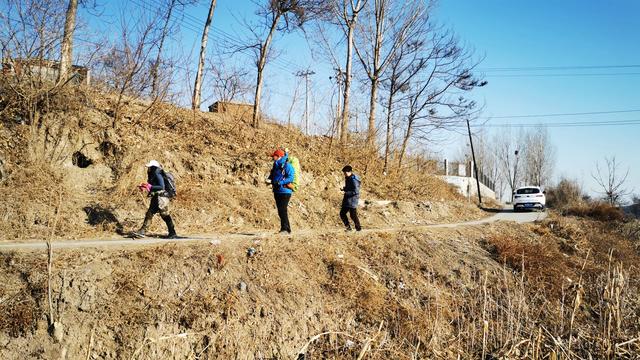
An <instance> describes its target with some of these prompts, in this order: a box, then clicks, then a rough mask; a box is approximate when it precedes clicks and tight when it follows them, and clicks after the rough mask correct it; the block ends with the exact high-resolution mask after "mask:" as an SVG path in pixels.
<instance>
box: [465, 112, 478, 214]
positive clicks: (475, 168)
mask: <svg viewBox="0 0 640 360" xmlns="http://www.w3.org/2000/svg"><path fill="white" fill-rule="evenodd" d="M467 130H468V131H469V145H471V159H472V160H473V170H474V172H475V174H476V185H477V186H478V201H479V202H480V205H482V194H480V179H479V178H478V164H477V163H476V153H475V151H473V137H472V136H471V126H470V125H469V118H467Z"/></svg>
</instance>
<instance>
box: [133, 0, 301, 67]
mask: <svg viewBox="0 0 640 360" xmlns="http://www.w3.org/2000/svg"><path fill="white" fill-rule="evenodd" d="M132 2H133V3H134V4H135V5H137V6H138V7H140V8H143V9H145V10H147V11H154V10H156V6H155V5H153V4H150V3H149V2H148V1H147V0H137V1H136V0H132ZM160 9H161V10H165V11H166V10H167V8H164V7H161V8H160ZM174 14H175V15H176V16H180V15H182V19H176V18H175V17H174V20H179V21H180V22H181V24H182V26H184V27H185V28H186V29H189V30H191V31H192V32H194V34H196V35H201V33H202V32H201V30H200V26H201V24H200V19H197V18H195V17H194V16H192V15H190V14H188V13H186V12H184V11H183V10H180V9H176V10H175V11H174ZM210 31H211V32H212V33H215V34H211V35H213V36H211V37H212V38H213V39H214V40H217V41H219V42H222V43H224V44H227V45H230V46H232V47H236V48H240V50H238V51H239V52H241V53H244V54H245V55H250V56H253V55H254V54H253V53H252V52H251V51H250V50H249V49H246V48H243V47H244V46H246V45H245V44H242V43H240V42H239V41H238V40H236V39H235V38H234V37H233V35H231V34H228V33H226V32H224V31H222V30H220V29H217V28H216V27H215V23H214V26H213V27H211V30H210ZM216 34H217V35H216ZM271 63H272V64H273V66H275V67H277V68H279V69H280V70H283V71H290V70H291V68H296V67H297V64H294V63H292V62H289V61H286V60H284V59H274V60H272V61H271Z"/></svg>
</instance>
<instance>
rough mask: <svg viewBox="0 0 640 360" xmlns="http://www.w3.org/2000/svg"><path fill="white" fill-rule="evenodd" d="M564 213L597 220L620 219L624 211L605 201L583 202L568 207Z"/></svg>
mask: <svg viewBox="0 0 640 360" xmlns="http://www.w3.org/2000/svg"><path fill="white" fill-rule="evenodd" d="M564 213H565V215H569V216H580V217H589V218H592V219H595V220H598V221H622V220H624V212H622V210H620V208H618V207H615V206H611V205H609V204H606V203H595V204H584V205H577V206H572V207H570V208H568V209H567V210H566V211H565V212H564Z"/></svg>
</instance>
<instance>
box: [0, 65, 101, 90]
mask: <svg viewBox="0 0 640 360" xmlns="http://www.w3.org/2000/svg"><path fill="white" fill-rule="evenodd" d="M59 73H60V62H59V61H53V60H40V59H2V75H3V76H10V75H13V76H32V77H35V78H39V79H40V80H46V81H51V82H56V81H58V74H59ZM71 74H72V75H73V78H72V79H71V80H70V81H71V82H73V83H76V84H86V85H89V82H90V81H91V72H90V71H89V69H88V68H86V67H84V66H79V65H71Z"/></svg>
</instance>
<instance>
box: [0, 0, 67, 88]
mask: <svg viewBox="0 0 640 360" xmlns="http://www.w3.org/2000/svg"><path fill="white" fill-rule="evenodd" d="M2 9H3V11H2V12H0V21H1V24H0V46H1V50H2V60H3V63H4V64H5V65H8V66H9V67H11V69H12V73H13V75H14V78H16V79H19V80H24V81H25V85H26V83H27V82H28V83H29V86H31V87H32V88H42V82H43V81H44V80H45V76H44V75H45V72H43V71H36V70H35V69H37V68H39V67H41V66H43V65H45V63H46V62H47V61H48V60H49V59H52V58H55V57H56V55H57V54H59V51H60V50H59V49H60V48H59V46H60V39H61V38H62V32H61V30H62V29H63V28H64V25H63V24H64V21H65V16H64V11H63V10H62V9H61V8H60V2H59V1H58V0H42V1H36V0H4V1H3V4H2ZM5 71H6V69H5ZM54 81H55V80H54Z"/></svg>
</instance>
